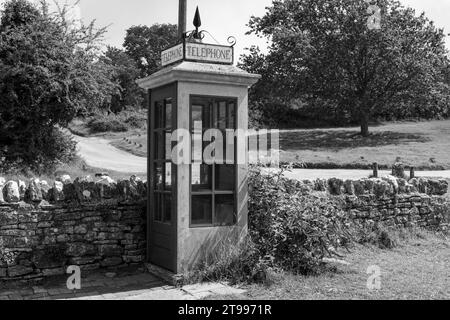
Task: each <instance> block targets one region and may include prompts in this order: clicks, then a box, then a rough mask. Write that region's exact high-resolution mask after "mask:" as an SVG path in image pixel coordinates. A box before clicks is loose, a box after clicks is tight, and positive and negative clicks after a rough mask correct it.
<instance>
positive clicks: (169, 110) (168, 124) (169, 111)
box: [165, 99, 173, 129]
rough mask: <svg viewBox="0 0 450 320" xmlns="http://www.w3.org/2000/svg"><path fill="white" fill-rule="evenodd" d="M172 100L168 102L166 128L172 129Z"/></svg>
mask: <svg viewBox="0 0 450 320" xmlns="http://www.w3.org/2000/svg"><path fill="white" fill-rule="evenodd" d="M172 110H173V109H172V99H167V100H166V115H165V128H166V129H171V128H172Z"/></svg>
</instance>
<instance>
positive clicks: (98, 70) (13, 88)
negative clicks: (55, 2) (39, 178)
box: [0, 0, 117, 173]
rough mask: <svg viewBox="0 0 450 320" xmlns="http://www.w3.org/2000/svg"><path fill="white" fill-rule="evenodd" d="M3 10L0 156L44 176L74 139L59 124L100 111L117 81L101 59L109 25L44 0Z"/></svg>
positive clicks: (22, 0) (22, 1)
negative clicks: (73, 16)
mask: <svg viewBox="0 0 450 320" xmlns="http://www.w3.org/2000/svg"><path fill="white" fill-rule="evenodd" d="M4 8H5V9H4V10H3V11H1V12H0V159H3V162H4V163H5V164H6V165H16V164H23V165H24V167H25V166H27V167H30V168H32V169H34V170H35V171H36V172H37V173H39V170H40V168H46V169H50V167H51V166H54V165H56V164H58V163H60V162H63V161H64V160H65V158H66V155H67V153H68V152H69V153H70V150H71V149H72V144H71V143H70V142H68V141H67V139H66V138H63V136H62V135H61V134H60V133H58V130H57V129H56V128H58V127H66V126H67V125H68V123H69V122H70V121H71V120H72V119H73V118H74V117H76V116H78V115H80V114H87V113H88V112H90V111H91V110H93V109H98V108H101V107H102V106H103V105H104V104H105V102H107V101H108V100H109V99H110V97H111V95H112V94H113V93H114V92H116V90H117V86H116V84H115V83H113V82H112V81H111V80H110V73H111V68H110V67H109V66H108V65H106V64H104V63H102V62H101V61H100V60H99V59H98V49H99V40H101V37H102V35H103V33H104V32H105V30H104V29H101V30H96V29H95V28H94V25H93V24H90V25H87V26H86V25H81V26H78V25H77V24H76V22H74V21H71V20H70V19H69V18H68V17H67V16H66V15H65V12H66V11H64V10H65V9H67V8H66V7H64V8H62V9H63V10H62V11H61V12H60V13H59V14H52V13H49V11H48V7H47V5H46V2H45V1H43V2H42V3H41V7H35V6H34V5H33V4H32V3H30V2H28V1H26V0H11V1H8V2H7V3H6V4H5V6H4Z"/></svg>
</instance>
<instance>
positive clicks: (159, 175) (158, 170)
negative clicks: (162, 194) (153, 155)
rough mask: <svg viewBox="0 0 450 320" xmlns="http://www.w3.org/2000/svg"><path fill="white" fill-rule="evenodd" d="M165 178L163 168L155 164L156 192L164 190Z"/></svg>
mask: <svg viewBox="0 0 450 320" xmlns="http://www.w3.org/2000/svg"><path fill="white" fill-rule="evenodd" d="M163 176H164V174H163V166H162V165H161V164H155V190H160V191H161V190H162V188H163Z"/></svg>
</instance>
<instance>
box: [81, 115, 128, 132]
mask: <svg viewBox="0 0 450 320" xmlns="http://www.w3.org/2000/svg"><path fill="white" fill-rule="evenodd" d="M88 127H89V129H90V131H91V132H92V133H104V132H126V131H128V126H127V125H126V124H124V123H122V122H121V121H120V120H119V119H115V118H114V117H105V118H103V119H102V118H93V119H91V120H90V121H89V122H88Z"/></svg>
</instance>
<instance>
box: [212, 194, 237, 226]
mask: <svg viewBox="0 0 450 320" xmlns="http://www.w3.org/2000/svg"><path fill="white" fill-rule="evenodd" d="M234 207H235V206H234V196H233V195H217V196H216V208H215V209H216V210H215V214H216V217H215V220H216V221H215V226H233V225H235V224H236V222H237V218H236V213H235V210H234Z"/></svg>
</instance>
